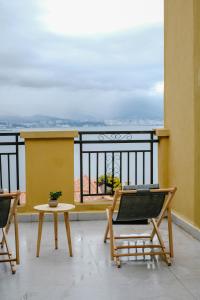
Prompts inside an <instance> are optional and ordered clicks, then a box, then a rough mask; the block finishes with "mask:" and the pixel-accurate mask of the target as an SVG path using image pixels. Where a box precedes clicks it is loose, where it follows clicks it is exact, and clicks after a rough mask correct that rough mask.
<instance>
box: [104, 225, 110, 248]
mask: <svg viewBox="0 0 200 300" xmlns="http://www.w3.org/2000/svg"><path fill="white" fill-rule="evenodd" d="M108 233H109V222H108V223H107V226H106V231H105V234H104V240H103V241H104V243H106V240H107V238H108Z"/></svg>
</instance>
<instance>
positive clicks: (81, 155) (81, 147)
mask: <svg viewBox="0 0 200 300" xmlns="http://www.w3.org/2000/svg"><path fill="white" fill-rule="evenodd" d="M79 141H80V202H81V203H83V144H82V133H80V132H79Z"/></svg>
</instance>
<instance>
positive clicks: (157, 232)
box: [152, 219, 171, 266]
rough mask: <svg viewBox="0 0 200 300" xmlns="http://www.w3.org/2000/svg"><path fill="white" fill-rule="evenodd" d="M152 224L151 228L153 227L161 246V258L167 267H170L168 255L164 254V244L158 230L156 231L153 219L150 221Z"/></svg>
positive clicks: (156, 227)
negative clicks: (162, 257)
mask: <svg viewBox="0 0 200 300" xmlns="http://www.w3.org/2000/svg"><path fill="white" fill-rule="evenodd" d="M152 223H153V227H154V229H155V234H156V235H157V237H158V240H159V243H160V245H161V248H162V253H163V256H164V258H165V261H166V263H167V265H168V266H171V261H170V258H169V257H168V255H167V253H166V251H165V244H164V241H163V239H162V237H161V234H160V232H159V229H158V226H157V224H156V221H155V219H152Z"/></svg>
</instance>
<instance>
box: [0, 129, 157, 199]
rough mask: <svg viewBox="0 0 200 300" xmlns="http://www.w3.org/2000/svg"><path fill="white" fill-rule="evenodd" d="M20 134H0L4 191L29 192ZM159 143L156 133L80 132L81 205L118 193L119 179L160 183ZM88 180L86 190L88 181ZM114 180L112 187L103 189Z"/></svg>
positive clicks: (0, 185) (0, 183)
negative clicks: (101, 181) (86, 198)
mask: <svg viewBox="0 0 200 300" xmlns="http://www.w3.org/2000/svg"><path fill="white" fill-rule="evenodd" d="M19 135H20V134H19V133H16V132H15V133H13V132H11V133H10V132H2V133H0V188H7V189H8V190H9V191H13V190H18V189H22V190H25V158H24V157H25V155H24V141H23V140H22V139H21V138H20V136H19ZM157 143H158V139H157V138H156V137H155V135H154V131H151V130H150V131H80V132H79V138H78V139H77V140H75V152H76V155H75V160H76V162H77V160H78V171H77V172H75V173H76V175H77V174H78V176H79V180H80V202H81V203H83V202H84V197H87V196H95V197H98V196H104V195H110V194H113V193H114V190H115V185H114V182H115V179H117V180H118V181H119V182H120V183H121V184H122V185H124V184H148V183H154V182H157ZM85 176H86V177H87V179H88V181H87V187H85V185H84V184H85V183H84V177H85ZM100 178H104V179H105V183H106V180H107V179H108V178H110V181H111V187H109V188H108V186H107V184H104V185H103V186H100V184H99V181H100Z"/></svg>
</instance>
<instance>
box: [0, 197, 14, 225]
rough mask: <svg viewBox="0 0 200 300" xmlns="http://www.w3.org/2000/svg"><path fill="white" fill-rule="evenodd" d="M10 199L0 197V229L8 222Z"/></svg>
mask: <svg viewBox="0 0 200 300" xmlns="http://www.w3.org/2000/svg"><path fill="white" fill-rule="evenodd" d="M11 199H12V197H5V198H4V197H0V228H4V227H5V226H6V224H7V222H8V215H9V211H10V204H11Z"/></svg>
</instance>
